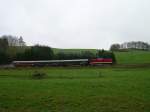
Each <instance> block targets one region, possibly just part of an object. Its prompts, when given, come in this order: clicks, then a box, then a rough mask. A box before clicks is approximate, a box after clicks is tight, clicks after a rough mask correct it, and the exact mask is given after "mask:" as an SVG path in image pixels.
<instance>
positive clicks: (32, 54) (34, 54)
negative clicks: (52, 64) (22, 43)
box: [16, 45, 54, 61]
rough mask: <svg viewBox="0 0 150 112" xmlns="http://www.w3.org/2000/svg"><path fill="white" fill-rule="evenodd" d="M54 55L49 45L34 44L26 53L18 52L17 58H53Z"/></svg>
mask: <svg viewBox="0 0 150 112" xmlns="http://www.w3.org/2000/svg"><path fill="white" fill-rule="evenodd" d="M53 57H54V53H53V50H52V49H51V48H50V47H47V46H39V45H36V46H33V47H31V48H29V49H26V50H25V52H24V53H18V54H17V57H16V60H27V61H28V60H51V59H53Z"/></svg>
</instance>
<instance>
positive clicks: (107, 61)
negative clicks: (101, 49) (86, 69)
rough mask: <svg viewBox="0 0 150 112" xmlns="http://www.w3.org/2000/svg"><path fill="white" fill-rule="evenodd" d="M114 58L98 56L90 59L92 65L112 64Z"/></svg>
mask: <svg viewBox="0 0 150 112" xmlns="http://www.w3.org/2000/svg"><path fill="white" fill-rule="evenodd" d="M112 63H113V60H112V58H96V59H91V60H90V65H100V64H112Z"/></svg>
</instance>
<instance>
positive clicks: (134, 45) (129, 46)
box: [110, 41, 150, 51]
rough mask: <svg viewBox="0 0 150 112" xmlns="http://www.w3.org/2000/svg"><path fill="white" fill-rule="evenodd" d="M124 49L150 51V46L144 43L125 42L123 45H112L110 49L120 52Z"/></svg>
mask: <svg viewBox="0 0 150 112" xmlns="http://www.w3.org/2000/svg"><path fill="white" fill-rule="evenodd" d="M122 49H137V50H150V45H149V44H148V43H146V42H142V41H137V42H135V41H132V42H125V43H123V44H118V43H116V44H112V45H111V47H110V50H111V51H118V50H122Z"/></svg>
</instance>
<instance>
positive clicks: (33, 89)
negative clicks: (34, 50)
mask: <svg viewBox="0 0 150 112" xmlns="http://www.w3.org/2000/svg"><path fill="white" fill-rule="evenodd" d="M34 71H41V72H45V73H46V74H47V77H46V78H45V79H39V80H38V79H32V77H31V75H32V74H33V73H34ZM149 111H150V69H149V68H132V69H131V68H128V69H127V68H112V67H107V68H101V67H93V68H90V67H83V68H77V67H75V68H73V67H66V68H63V67H58V68H57V67H49V68H17V69H0V112H149Z"/></svg>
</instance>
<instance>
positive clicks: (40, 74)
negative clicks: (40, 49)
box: [32, 71, 47, 79]
mask: <svg viewBox="0 0 150 112" xmlns="http://www.w3.org/2000/svg"><path fill="white" fill-rule="evenodd" d="M46 77H47V74H46V73H44V72H39V71H35V72H34V73H33V74H32V78H33V79H44V78H46Z"/></svg>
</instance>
